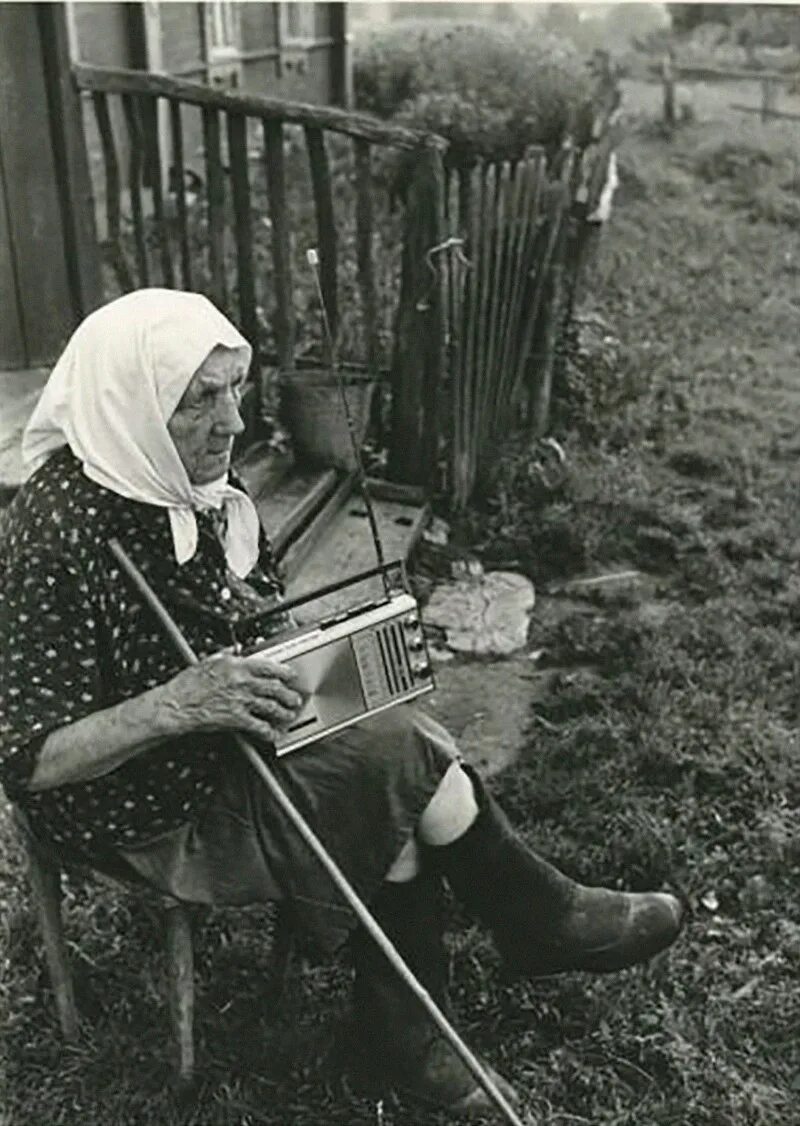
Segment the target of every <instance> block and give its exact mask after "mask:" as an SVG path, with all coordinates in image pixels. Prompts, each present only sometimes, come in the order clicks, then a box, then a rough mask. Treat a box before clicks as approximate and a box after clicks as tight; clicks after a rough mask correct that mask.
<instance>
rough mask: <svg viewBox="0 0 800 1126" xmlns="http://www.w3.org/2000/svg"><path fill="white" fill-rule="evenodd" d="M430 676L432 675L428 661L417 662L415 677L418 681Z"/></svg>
mask: <svg viewBox="0 0 800 1126" xmlns="http://www.w3.org/2000/svg"><path fill="white" fill-rule="evenodd" d="M430 674H431V666H430V665H429V664H428V662H427V661H415V663H414V676H415V677H416V678H417V679H418V680H422V678H423V677H426V676H430Z"/></svg>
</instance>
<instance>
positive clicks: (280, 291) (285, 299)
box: [264, 121, 294, 370]
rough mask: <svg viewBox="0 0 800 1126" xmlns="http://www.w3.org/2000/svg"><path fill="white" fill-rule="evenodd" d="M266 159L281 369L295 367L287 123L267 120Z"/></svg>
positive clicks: (265, 124)
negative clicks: (285, 132) (286, 144)
mask: <svg viewBox="0 0 800 1126" xmlns="http://www.w3.org/2000/svg"><path fill="white" fill-rule="evenodd" d="M264 161H265V165H266V174H267V197H268V200H269V214H270V219H271V221H272V260H273V265H274V278H273V289H274V291H275V303H276V311H275V344H276V347H277V349H278V362H279V365H280V367H281V368H283V369H284V370H289V369H291V368H293V367H294V300H293V298H294V289H293V285H292V258H291V248H290V241H289V214H288V207H287V201H286V166H285V159H284V153H283V125H282V123H281V122H280V121H265V122H264Z"/></svg>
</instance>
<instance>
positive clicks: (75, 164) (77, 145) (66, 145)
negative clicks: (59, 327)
mask: <svg viewBox="0 0 800 1126" xmlns="http://www.w3.org/2000/svg"><path fill="white" fill-rule="evenodd" d="M65 7H66V5H64V4H53V3H50V4H37V5H35V8H36V16H37V20H38V23H39V37H40V40H41V48H42V61H43V64H44V75H45V84H46V88H47V99H48V105H49V110H50V134H51V137H52V144H53V156H54V158H55V165H56V182H57V183H58V185H59V188H60V192H59V201H60V204H61V215H62V223H63V227H64V253H65V256H66V262H67V272H68V275H69V278H70V283H71V290H72V303H73V310H74V316H75V320H76V322H77V321H79V320H81V319H82V318H83V317H85V316H87V315H88V314H89V313H91V312H92V310H93V309H96V308H97V307H98V306H99V305H100V304H102V301H103V287H102V280H101V275H100V252H99V248H98V245H97V231H96V228H95V217H94V200H93V199H92V186H91V179H90V177H89V165H88V161H87V157H86V139H85V137H84V134H83V116H82V112H81V104H80V96H79V94H78V90H77V87H76V86H75V83H74V82H73V80H72V72H71V68H70V54H69V37H68V32H67V23H66V14H65V10H64V9H65Z"/></svg>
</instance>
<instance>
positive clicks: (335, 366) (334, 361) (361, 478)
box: [306, 247, 391, 598]
mask: <svg viewBox="0 0 800 1126" xmlns="http://www.w3.org/2000/svg"><path fill="white" fill-rule="evenodd" d="M306 261H307V262H308V264H309V266H310V267H311V273H312V274H313V275H314V283H315V286H316V290H317V297H318V298H319V307H320V313H321V316H322V328H323V332H324V333H325V341H326V343H327V346H328V357H329V363H330V373H331V375H332V376H333V378H334V380H335V381H336V384H337V386H338V388H339V395H340V397H341V400H342V406H343V408H344V417H345V419H346V422H347V432H348V434H349V436H350V445H351V447H352V450H353V457H354V459H355V465H356V474H357V476H358V483H359V486H360V488H361V493H362V495H363V497H364V504H365V506H366V509H367V518H368V520H369V528H370V532H371V533H372V542H373V545H374V547H375V558H376V559H377V561H378V567H379V568H380V572H381V578H382V580H383V589H384V593H385V594H386V596H387V598H388V597H390V596H391V589H390V586H389V581H388V579H387V576H386V563H385V560H384V555H383V544H382V543H381V535H380V532H379V530H378V521H377V520H376V518H375V509H374V507H373V505H372V497H371V496H370V492H369V484H368V481H367V474H366V470H365V469H364V462H363V459H362V457H361V449H360V446H359V442H358V439H357V438H356V430H355V424H354V422H353V416H352V413H351V411H350V404H349V402H348V401H347V391H346V390H345V383H344V379H343V378H342V373H341V371H340V370H339V358H338V354H337V350H336V342H335V341H334V339H333V332H332V330H331V323H330V320H329V319H328V307H327V305H326V304H325V294H324V293H323V292H322V283H321V281H320V276H319V255H318V254H317V252H316V250H315V249H314V248H313V247H311V248H309V249H308V250H307V251H306Z"/></svg>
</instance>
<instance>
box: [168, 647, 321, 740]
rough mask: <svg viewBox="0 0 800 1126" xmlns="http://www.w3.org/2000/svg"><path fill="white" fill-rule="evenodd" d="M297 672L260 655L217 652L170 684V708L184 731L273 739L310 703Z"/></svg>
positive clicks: (181, 730)
mask: <svg viewBox="0 0 800 1126" xmlns="http://www.w3.org/2000/svg"><path fill="white" fill-rule="evenodd" d="M295 685H296V676H295V673H294V672H293V671H292V670H291V669H290V668H289V667H288V666H287V665H281V664H279V663H278V662H277V661H272V660H270V659H269V658H268V657H265V656H263V655H262V654H260V653H255V654H253V655H252V656H250V657H239V656H235V655H234V654H232V653H228V652H225V653H220V654H215V655H214V656H213V657H209V658H207V659H206V660H204V661H200V663H199V664H197V665H193V666H192V667H191V668H188V669H184V670H183V672H180V673H178V675H177V676H175V677H173V679H172V680H171V681H169V683H168V684H165V685H164V693H165V699H164V704H165V706H166V707H167V708H168V709H169V711H170V712H171V713H172V716H173V719H174V722H175V726H176V728H177V729H178V730H179V731H180V732H181V733H187V732H190V731H225V730H236V731H243V732H246V733H247V734H249V735H256V736H259V737H260V738H262V739H267V740H272V739H274V738H275V736H276V734H278V733H279V732H280V731H281V730H282V729H283V728H285V727H287V726H288V725H289V724H290V723H291V722H292V720H293V719H294V718H295V717H296V716H297V714H298V713H299V711H300V709H301V708H302V707H303V704H304V703H305V700H304V697H303V695H302V694H301V693H300V692H299V691H297V689H296V686H295Z"/></svg>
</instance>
